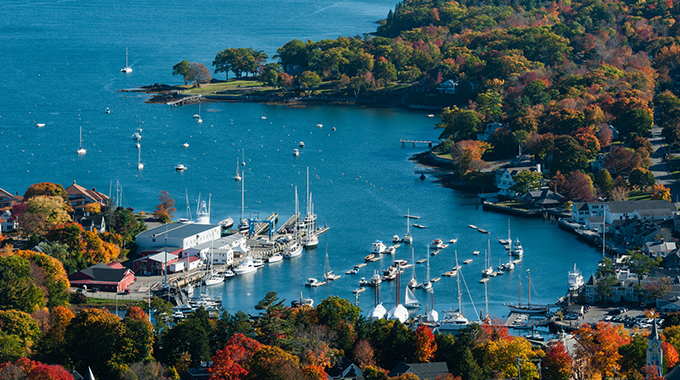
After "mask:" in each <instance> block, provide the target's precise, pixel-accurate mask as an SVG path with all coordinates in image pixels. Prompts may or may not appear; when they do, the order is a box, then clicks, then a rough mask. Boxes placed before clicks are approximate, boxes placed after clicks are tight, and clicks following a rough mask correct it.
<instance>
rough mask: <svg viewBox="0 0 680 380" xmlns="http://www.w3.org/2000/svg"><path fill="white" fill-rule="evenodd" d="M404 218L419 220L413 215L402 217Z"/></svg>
mask: <svg viewBox="0 0 680 380" xmlns="http://www.w3.org/2000/svg"><path fill="white" fill-rule="evenodd" d="M404 218H409V219H420V217H419V216H415V215H408V214H406V215H404Z"/></svg>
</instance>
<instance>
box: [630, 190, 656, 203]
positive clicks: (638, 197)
mask: <svg viewBox="0 0 680 380" xmlns="http://www.w3.org/2000/svg"><path fill="white" fill-rule="evenodd" d="M650 199H652V194H650V193H647V192H646V191H643V190H633V191H631V192H629V193H628V200H629V201H647V200H650Z"/></svg>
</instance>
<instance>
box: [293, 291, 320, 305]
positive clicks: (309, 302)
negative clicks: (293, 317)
mask: <svg viewBox="0 0 680 380" xmlns="http://www.w3.org/2000/svg"><path fill="white" fill-rule="evenodd" d="M290 304H291V306H293V307H302V306H309V307H312V306H314V300H313V299H311V298H303V297H302V292H300V299H299V300H292V301H291V302H290Z"/></svg>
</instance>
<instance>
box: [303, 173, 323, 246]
mask: <svg viewBox="0 0 680 380" xmlns="http://www.w3.org/2000/svg"><path fill="white" fill-rule="evenodd" d="M303 222H304V224H305V231H306V233H307V240H305V243H304V246H305V248H307V249H309V248H316V247H317V246H318V245H319V237H318V235H317V234H316V233H314V224H315V223H316V214H314V203H313V202H312V193H310V192H309V167H307V215H306V216H305V218H304V220H303Z"/></svg>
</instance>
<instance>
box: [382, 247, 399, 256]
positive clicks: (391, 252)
mask: <svg viewBox="0 0 680 380" xmlns="http://www.w3.org/2000/svg"><path fill="white" fill-rule="evenodd" d="M396 252H397V249H396V248H395V247H388V248H387V249H386V250H385V251H384V252H383V253H389V254H390V255H394V254H395V253H396Z"/></svg>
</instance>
